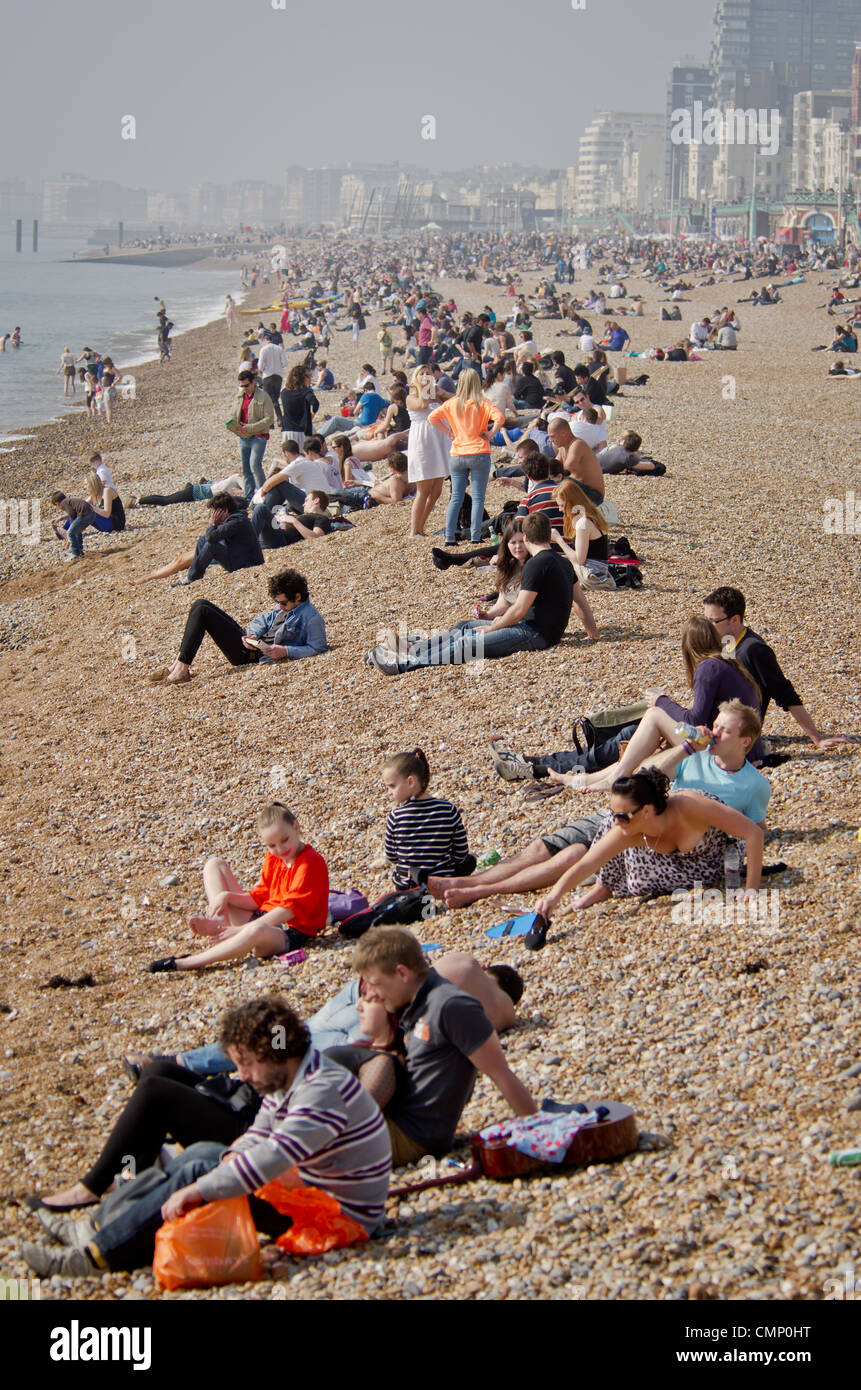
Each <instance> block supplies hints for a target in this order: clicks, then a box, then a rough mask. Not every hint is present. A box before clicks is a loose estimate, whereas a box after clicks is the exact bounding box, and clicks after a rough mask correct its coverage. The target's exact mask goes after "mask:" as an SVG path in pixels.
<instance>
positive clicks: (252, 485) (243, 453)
mask: <svg viewBox="0 0 861 1390" xmlns="http://www.w3.org/2000/svg"><path fill="white" fill-rule="evenodd" d="M266 443H267V440H266V436H265V435H264V434H252V435H250V436H249V438H248V439H240V441H239V462H240V463H241V465H242V477H243V480H244V482H245V496H246V497H247V498H248V501H249V502H250V501H251V499H252V497H253V496H254V494H255V492H256V491H257V489H258V488H259V487H262V486H263V484H264V483H265V482H266V477H265V475H264V472H263V455H264V453H265V452H266Z"/></svg>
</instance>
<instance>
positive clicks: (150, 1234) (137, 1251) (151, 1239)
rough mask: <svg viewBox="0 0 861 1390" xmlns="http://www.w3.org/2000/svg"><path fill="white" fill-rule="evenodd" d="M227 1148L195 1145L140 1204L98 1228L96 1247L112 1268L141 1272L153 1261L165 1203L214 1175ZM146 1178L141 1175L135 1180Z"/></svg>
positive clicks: (172, 1162)
mask: <svg viewBox="0 0 861 1390" xmlns="http://www.w3.org/2000/svg"><path fill="white" fill-rule="evenodd" d="M225 1148H226V1145H224V1144H213V1143H209V1142H203V1143H200V1144H192V1145H191V1146H190V1147H189V1148H187V1149H186V1150H185V1151H184V1152H183V1153H181V1154H178V1155H177V1157H176V1158H174V1159H170V1160H169V1161H168V1164H167V1167H166V1170H165V1175H164V1178H163V1179H162V1181H161V1182H155V1183H154V1184H153V1185H152V1186H150V1188H149V1190H148V1191H145V1192H142V1194H141V1196H140V1197H139V1198H138V1200H137V1201H134V1202H129V1204H128V1205H127V1206H126V1207H125V1209H124V1210H123V1211H121V1212H119V1213H118V1215H117V1216H116V1217H114V1219H113V1220H112V1221H110V1220H109V1221H108V1222H107V1224H106V1225H104V1226H101V1227H100V1228H99V1231H98V1234H97V1236H96V1239H95V1245H96V1246H97V1248H98V1249H99V1251H100V1252H101V1254H102V1255H103V1256H104V1259H105V1263H106V1264H107V1266H108V1268H109V1269H139V1268H140V1267H141V1266H142V1265H145V1264H149V1263H150V1262H151V1261H152V1257H153V1251H154V1248H155V1235H156V1231H157V1230H158V1229H159V1227H160V1226H161V1225H162V1224H163V1222H162V1215H161V1209H162V1207H163V1206H164V1203H165V1202H166V1201H167V1199H168V1197H170V1196H171V1194H172V1193H174V1192H178V1191H179V1190H180V1188H183V1187H188V1185H189V1183H193V1182H196V1181H197V1179H198V1178H202V1177H203V1175H204V1173H209V1172H211V1171H212V1169H213V1168H215V1167H216V1166H217V1164H218V1162H219V1159H220V1158H221V1155H222V1154H223V1153H224V1151H225ZM149 1171H151V1170H147V1172H149ZM143 1176H144V1175H143V1174H140V1175H139V1177H138V1178H137V1179H133V1181H139V1180H140V1177H143Z"/></svg>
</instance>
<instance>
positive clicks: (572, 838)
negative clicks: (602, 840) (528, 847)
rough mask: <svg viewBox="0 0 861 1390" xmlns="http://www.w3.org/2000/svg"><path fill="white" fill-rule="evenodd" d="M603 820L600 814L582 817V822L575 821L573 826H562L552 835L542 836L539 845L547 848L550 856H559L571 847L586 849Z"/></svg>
mask: <svg viewBox="0 0 861 1390" xmlns="http://www.w3.org/2000/svg"><path fill="white" fill-rule="evenodd" d="M603 819H604V817H603V815H602V814H601V813H596V814H595V815H591V816H584V817H583V818H582V820H575V821H574V823H573V825H563V826H562V828H561V830H554V832H553V834H552V835H542V837H541V843H542V844H544V845H546V846H547V848H548V850H549V851H550V854H551V855H554V854H560V853H561V852H562V850H563V849H570V848H571V846H572V845H585V846H586V848H587V849H588V848H589V846H590V845H591V843H592V841H593V840H594V838H595V836H596V835H597V834H598V830H599V829H600V826H601V821H602V820H603Z"/></svg>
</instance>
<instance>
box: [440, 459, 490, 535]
mask: <svg viewBox="0 0 861 1390" xmlns="http://www.w3.org/2000/svg"><path fill="white" fill-rule="evenodd" d="M489 478H490V451H489V450H488V452H487V453H486V454H452V456H451V497H450V498H449V502H448V507H447V508H446V513H445V538H446V540H447V541H453V540H454V534H455V531H456V530H457V519H458V517H459V516H460V509H461V507H462V506H463V499H464V497H465V496H466V484H467V480H469V485H470V492H471V493H472V523H471V526H470V539H471V540H472V542H473V544H475V545H477V544H478V542H479V541H480V540H481V518H482V516H483V515H484V494H485V493H486V492H487V483H488V479H489Z"/></svg>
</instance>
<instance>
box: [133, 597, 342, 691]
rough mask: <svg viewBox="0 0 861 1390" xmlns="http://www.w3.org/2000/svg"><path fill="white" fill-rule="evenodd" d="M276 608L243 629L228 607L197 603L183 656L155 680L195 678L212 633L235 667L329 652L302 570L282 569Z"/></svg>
mask: <svg viewBox="0 0 861 1390" xmlns="http://www.w3.org/2000/svg"><path fill="white" fill-rule="evenodd" d="M269 595H270V598H272V599H273V600H274V603H275V607H274V608H272V609H270V610H269V612H268V613H261V615H260V617H259V618H254V619H253V620H252V621H251V622H250V623H249V624H248V626H247V627H245V628H243V627H242V626H241V625H240V624H239V623H238V622H237V621H236V619H235V618H231V616H230V614H229V613H225V612H224V609H223V608H218V607H217V606H216V604H214V603H210V601H209V599H205V598H201V599H198V600H197V602H196V603H193V604H192V605H191V608H190V609H189V614H188V618H187V619H186V623H185V632H184V633H183V635H182V642H181V643H180V647H179V655H178V656H177V657H176V659H175V661H174V662H173V665H172V666H171V667H170V668H167V667H162V668H161V669H160V670H158V671H154V672H153V673H152V675H151V676H150V680H151V681H156V682H161V681H164V682H165V683H166V684H167V685H179V684H181V683H182V682H184V681H187V680H191V663H192V662H193V661H194V658H195V657H196V656H197V653H198V652H199V650H200V647H201V643H202V642H203V639H204V637H205V636H206V635H207V633H208V634H209V636H210V637H211V638H212V640H213V642H214V643H215V645H216V646H217V647H218V648H219V650H220V651H222V652H224V655H225V656H226V657H227V660H228V661H229V662H230V664H231V666H251V665H254V664H255V663H257V662H269V661H285V660H286V661H300V660H301V659H302V658H303V657H306V656H318V655H319V654H320V653H321V652H325V651H328V642H327V641H326V624H325V623H324V622H323V618H322V615H321V614H320V613H318V611H317V609H316V608H315V607H314V605H313V603H311V601H310V600H309V598H308V582H307V580H306V579H305V577H304V575H301V574H299V573H298V572H297V571H296V570H282V572H281V573H280V574H273V576H272V578H271V579H270V580H269Z"/></svg>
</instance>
